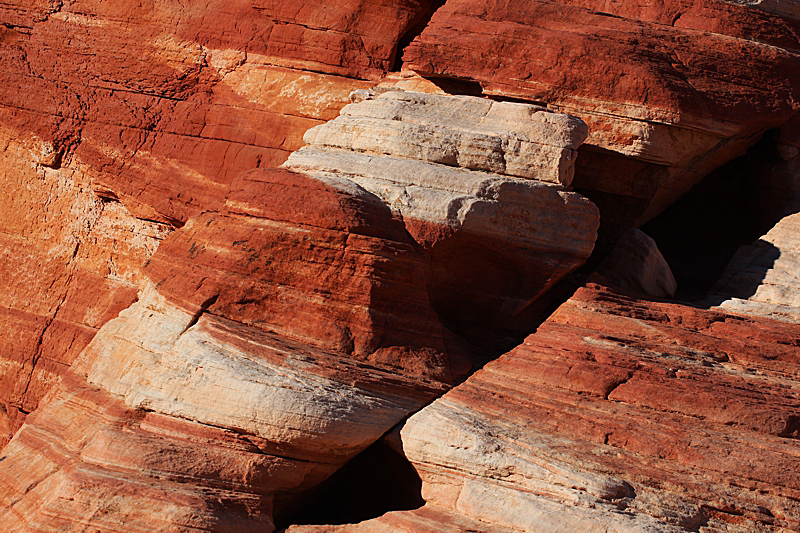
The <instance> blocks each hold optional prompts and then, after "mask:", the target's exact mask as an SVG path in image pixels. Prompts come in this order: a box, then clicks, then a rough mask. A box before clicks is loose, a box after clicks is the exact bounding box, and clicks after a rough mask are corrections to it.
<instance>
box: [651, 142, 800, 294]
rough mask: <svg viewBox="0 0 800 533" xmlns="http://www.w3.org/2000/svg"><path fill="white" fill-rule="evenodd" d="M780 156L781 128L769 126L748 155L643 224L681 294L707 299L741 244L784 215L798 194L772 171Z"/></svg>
mask: <svg viewBox="0 0 800 533" xmlns="http://www.w3.org/2000/svg"><path fill="white" fill-rule="evenodd" d="M779 161H780V155H779V154H778V151H777V143H776V139H775V132H774V131H769V132H767V133H766V134H765V135H764V137H763V138H762V139H761V140H760V141H759V142H758V143H756V144H755V145H754V146H753V147H752V148H750V150H748V152H747V153H746V154H745V155H743V156H742V157H739V158H737V159H734V160H733V161H731V162H729V163H727V164H725V165H723V166H721V167H719V168H718V169H716V170H715V171H713V172H712V173H711V174H709V175H708V176H707V177H706V178H704V179H703V180H702V181H701V182H700V183H698V184H697V185H696V186H695V187H694V188H693V189H692V190H691V191H690V192H689V193H687V194H686V195H685V196H684V197H683V198H681V199H680V200H678V201H677V202H676V203H675V204H673V205H672V206H671V207H669V208H668V209H666V210H665V211H664V212H663V213H662V214H661V215H659V216H657V217H656V218H654V219H653V220H652V221H650V222H648V223H647V224H645V225H644V226H642V228H641V229H642V231H644V232H645V233H646V234H648V235H649V236H650V237H652V238H653V240H655V241H656V243H657V244H658V248H659V250H660V251H661V253H662V254H663V256H664V258H665V259H666V261H667V263H669V265H670V268H671V269H672V272H673V274H674V275H675V280H676V281H677V282H678V290H677V293H676V295H675V299H677V300H683V301H688V302H692V301H698V300H701V299H703V298H704V297H705V296H706V295H707V294H708V292H709V290H710V289H711V288H712V286H713V285H714V284H715V283H716V282H717V280H719V278H720V276H721V275H722V273H723V271H724V269H725V267H726V266H727V264H728V263H729V262H730V260H731V258H732V257H733V255H734V254H735V253H736V251H737V250H738V248H739V247H740V246H743V245H747V244H751V243H752V242H754V241H755V240H757V239H758V238H759V237H761V236H762V235H763V234H765V233H766V232H767V231H769V230H770V229H771V228H772V227H773V226H774V225H775V224H776V223H777V222H778V221H779V220H780V219H781V218H782V217H783V215H784V214H785V212H786V209H787V208H788V207H789V205H790V203H791V200H792V198H791V195H790V194H787V191H786V190H785V189H784V188H783V185H782V184H781V183H776V181H775V180H776V178H775V176H774V175H773V173H772V169H773V167H774V166H775V165H776V164H777V163H778V162H779ZM764 274H766V270H764V271H763V272H761V279H763V275H764ZM759 281H760V280H755V284H756V286H757V285H758V282H759Z"/></svg>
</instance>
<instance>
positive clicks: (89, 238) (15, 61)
mask: <svg viewBox="0 0 800 533" xmlns="http://www.w3.org/2000/svg"><path fill="white" fill-rule="evenodd" d="M429 7H430V6H429V2H426V1H418V0H409V1H407V2H406V1H401V2H390V3H387V2H380V1H372V0H368V1H366V2H353V3H350V4H339V5H336V6H330V5H323V4H321V3H318V4H310V3H307V2H306V3H304V4H303V5H302V6H295V5H294V4H292V3H288V2H250V1H247V0H241V1H233V2H230V1H225V2H222V1H213V2H205V1H204V2H198V1H194V0H190V1H188V2H185V1H180V2H175V1H167V2H157V3H155V4H153V3H131V2H113V3H108V2H97V1H94V0H77V1H74V2H66V3H65V2H51V1H49V0H48V1H38V0H37V1H19V0H12V1H10V2H3V3H2V5H0V57H2V58H3V68H2V71H0V124H2V126H1V127H0V183H2V186H3V191H4V195H3V198H2V200H0V250H2V264H0V270H1V271H2V273H3V275H0V294H2V295H3V296H2V297H0V325H2V326H3V331H4V332H6V333H5V334H4V335H3V337H2V341H0V368H1V369H0V385H1V386H0V433H2V435H0V445H2V444H3V443H4V442H5V440H7V438H8V437H10V435H11V434H12V433H13V431H14V430H15V429H16V428H17V427H18V426H19V424H20V423H21V422H22V420H23V419H24V415H25V413H27V412H30V411H32V410H33V409H35V408H36V405H37V403H38V400H39V398H41V396H42V395H43V394H45V392H46V391H47V390H48V388H49V386H50V384H51V383H52V382H53V380H54V379H55V378H56V377H57V376H58V375H59V374H60V373H61V371H62V370H63V369H65V368H66V367H67V366H68V365H69V364H71V363H72V361H73V360H74V359H75V357H76V356H77V354H78V353H80V351H81V350H82V349H83V347H85V346H86V344H87V343H88V342H89V341H90V340H91V338H92V336H93V335H94V333H95V332H96V331H97V329H98V328H99V327H100V326H102V325H103V324H104V323H105V322H106V321H107V320H108V319H110V318H112V317H114V316H115V315H116V314H117V313H118V312H119V311H120V310H121V309H124V308H125V307H127V306H129V305H130V304H131V303H132V302H133V301H134V300H135V298H136V292H137V290H138V289H137V284H138V283H139V281H140V276H139V274H138V267H139V266H141V265H142V264H143V263H144V262H145V261H147V259H148V258H149V257H150V256H151V255H152V253H153V251H154V250H155V248H156V247H157V245H158V242H160V240H162V239H163V238H164V237H165V236H166V235H168V234H169V232H170V231H172V230H173V229H174V228H175V227H177V226H180V225H182V224H183V223H185V222H186V220H188V218H189V217H191V216H192V215H194V214H197V213H199V212H201V211H204V210H208V209H218V208H220V207H221V202H222V201H224V199H225V197H226V195H227V192H228V189H229V187H230V184H231V182H232V180H233V179H234V177H235V176H237V175H238V174H240V173H241V172H243V171H247V170H250V169H253V168H259V167H271V166H275V165H278V164H280V163H282V162H283V161H284V160H285V159H286V157H287V155H288V154H289V153H291V151H293V150H296V149H297V148H299V147H300V146H301V145H302V135H303V133H304V132H305V131H306V130H307V129H309V128H310V127H312V126H314V125H317V124H320V123H322V122H324V121H326V120H330V119H332V118H334V117H335V116H336V115H337V114H338V112H339V109H340V108H341V107H342V106H343V105H345V103H347V101H348V95H349V93H350V91H352V90H353V89H358V88H365V87H369V86H371V85H373V84H374V82H368V81H366V80H367V79H372V80H375V79H377V78H379V77H381V76H383V75H384V74H385V73H386V71H387V70H388V69H390V68H391V67H392V65H393V62H394V57H395V54H396V49H397V46H398V41H399V40H400V38H401V35H402V34H403V33H404V32H405V31H406V30H407V29H408V28H410V27H411V26H413V25H414V24H416V23H417V21H418V20H419V19H420V17H423V16H424V15H425V13H427V10H428V9H429Z"/></svg>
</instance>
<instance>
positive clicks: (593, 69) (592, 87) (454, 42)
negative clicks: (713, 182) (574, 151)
mask: <svg viewBox="0 0 800 533" xmlns="http://www.w3.org/2000/svg"><path fill="white" fill-rule="evenodd" d="M746 4H747V5H746ZM749 4H751V3H750V2H747V3H745V2H735V3H734V2H723V1H717V0H703V1H701V2H689V1H686V0H670V1H667V2H659V3H652V2H647V3H639V4H630V3H629V2H601V1H596V0H582V1H579V2H553V1H548V0H537V1H534V2H524V3H519V2H509V1H499V2H496V1H492V2H488V1H474V0H449V1H448V2H446V3H445V5H444V6H443V7H442V8H440V9H439V10H438V11H437V12H436V13H435V14H434V16H433V18H432V19H431V21H430V23H429V24H428V25H427V26H426V27H425V30H424V31H423V32H422V34H421V35H420V36H419V37H418V38H416V39H415V40H414V42H413V43H412V44H411V45H410V46H409V47H407V48H406V50H405V52H404V56H403V59H404V68H408V69H411V70H414V71H417V72H419V73H421V74H423V75H426V76H431V77H439V78H457V79H459V80H466V81H469V82H473V83H474V82H477V83H479V84H480V87H481V89H482V91H483V92H484V93H487V94H492V95H498V96H504V97H513V98H522V99H526V100H529V101H538V102H543V103H546V104H547V105H550V106H553V107H554V108H556V109H559V110H563V111H566V112H568V113H570V114H574V115H577V116H579V117H581V118H582V119H583V120H584V121H585V122H586V123H587V124H588V125H589V129H590V136H589V140H588V142H587V147H586V148H587V150H586V152H587V153H586V155H585V156H584V157H583V158H582V160H581V162H580V164H579V166H578V174H579V176H578V179H577V180H576V182H575V185H576V187H578V188H579V190H585V191H587V192H589V191H594V192H593V194H590V196H591V197H592V198H593V199H594V200H595V202H596V203H598V204H599V205H600V207H601V211H602V210H604V208H606V207H607V208H608V210H609V213H612V212H614V215H612V216H616V217H619V218H620V219H621V220H619V221H609V222H608V223H607V224H612V222H613V223H614V224H615V225H616V230H615V231H614V232H613V233H615V234H616V235H619V234H620V233H621V232H622V231H624V230H625V229H627V227H629V226H630V225H631V224H633V223H634V222H635V223H642V222H644V221H646V220H649V219H650V218H652V217H653V216H654V215H656V214H658V213H659V212H660V211H661V210H662V209H663V208H664V207H666V206H667V205H669V204H670V203H672V202H673V201H674V200H675V199H676V198H677V197H679V196H680V195H681V194H683V193H685V192H686V191H687V190H688V189H689V188H690V187H691V186H692V185H693V184H694V183H696V182H697V181H698V180H699V179H700V178H702V177H703V176H705V175H706V174H707V173H708V172H709V171H711V170H712V169H714V168H715V167H717V166H719V165H720V164H722V163H724V162H725V161H728V160H730V159H732V158H734V157H736V156H738V155H741V154H742V153H743V152H744V150H745V149H746V148H747V147H748V146H749V145H751V144H753V143H754V142H755V141H756V140H757V139H758V137H759V135H760V133H761V132H763V131H764V130H766V129H768V128H773V127H776V126H779V125H780V124H781V123H783V122H785V121H786V120H787V119H788V118H789V117H790V116H792V115H793V114H794V113H795V112H796V110H797V108H796V105H795V104H794V102H796V101H797V94H798V90H800V75H798V73H800V68H798V64H800V63H799V62H798V54H797V50H800V43H798V39H797V28H798V25H799V24H800V22H798V19H796V18H792V17H796V16H797V13H796V11H794V10H791V9H781V8H779V7H778V8H776V7H775V6H774V4H772V9H770V8H767V9H768V10H769V11H763V10H758V9H753V8H752V7H751V6H750V5H749ZM779 13H781V14H779ZM554 43H557V44H554ZM756 79H757V80H759V81H758V83H754V82H753V80H756ZM619 155H624V156H626V158H623V157H619ZM631 158H632V159H631ZM623 169H624V170H623ZM614 224H612V225H614Z"/></svg>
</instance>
